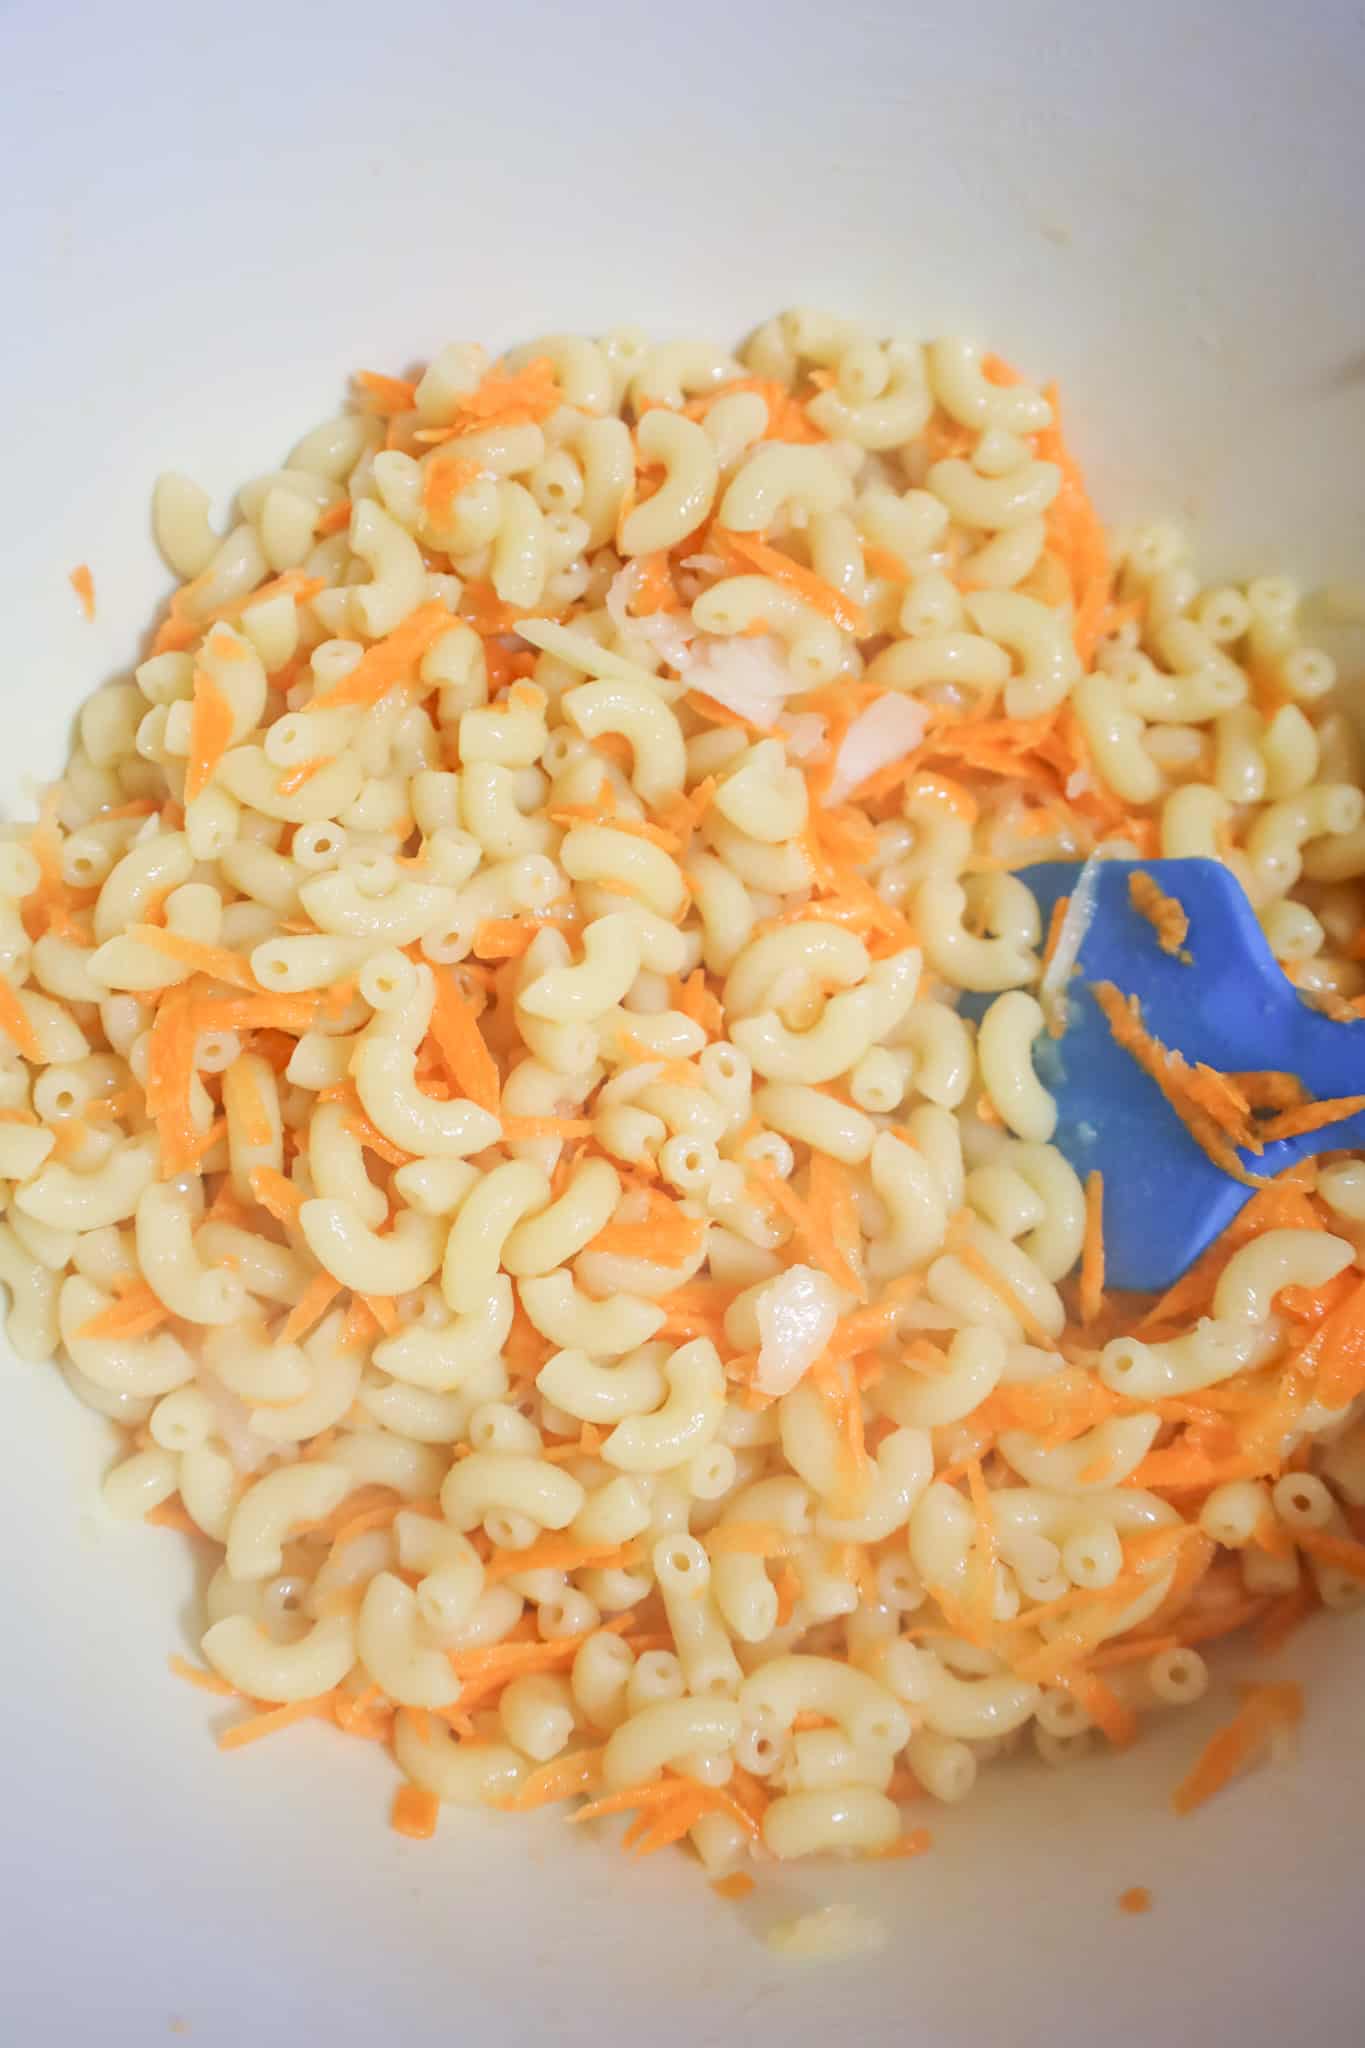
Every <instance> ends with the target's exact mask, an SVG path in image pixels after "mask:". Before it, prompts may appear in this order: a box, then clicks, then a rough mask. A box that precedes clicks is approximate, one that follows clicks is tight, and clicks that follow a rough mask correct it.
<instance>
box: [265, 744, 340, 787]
mask: <svg viewBox="0 0 1365 2048" xmlns="http://www.w3.org/2000/svg"><path fill="white" fill-rule="evenodd" d="M331 764H332V756H331V755H330V754H315V755H314V756H313V758H312V760H311V761H300V762H299V764H298V766H297V768H288V769H286V770H285V772H284V774H283V775H281V776H280V777H279V779H278V780H277V782H276V784H275V789H276V793H277V794H278V795H280V796H297V795H298V793H299V791H300V790H301V789H306V788H307V786H308V784H309V783H310V782H311V781H312V779H313V777H314V776H315V775H317V774H318V773H319V772H320V771H321V770H322V769H323V768H329V767H330V766H331Z"/></svg>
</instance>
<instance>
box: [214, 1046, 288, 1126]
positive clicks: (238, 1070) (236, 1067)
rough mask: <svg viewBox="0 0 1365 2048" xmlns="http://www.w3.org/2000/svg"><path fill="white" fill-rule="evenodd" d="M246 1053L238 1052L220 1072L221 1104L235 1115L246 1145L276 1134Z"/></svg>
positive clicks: (232, 1115) (230, 1113)
mask: <svg viewBox="0 0 1365 2048" xmlns="http://www.w3.org/2000/svg"><path fill="white" fill-rule="evenodd" d="M250 1057H251V1056H250V1054H249V1053H239V1054H238V1056H237V1058H236V1059H235V1060H234V1061H233V1062H232V1065H231V1066H230V1067H229V1068H228V1069H227V1071H226V1073H225V1074H224V1075H223V1108H224V1109H225V1110H226V1111H227V1113H228V1115H229V1116H230V1117H234V1118H236V1120H237V1121H238V1123H239V1124H240V1126H241V1132H242V1136H243V1137H244V1138H245V1139H246V1142H247V1144H248V1145H268V1144H269V1143H270V1141H271V1139H272V1138H273V1136H274V1134H275V1130H274V1125H273V1124H272V1122H271V1119H270V1110H269V1106H268V1105H267V1103H266V1099H265V1097H264V1095H263V1094H262V1093H261V1084H260V1082H259V1081H258V1080H257V1079H256V1075H255V1071H254V1069H253V1068H252V1067H251V1066H250V1065H249V1064H248V1062H249V1060H250Z"/></svg>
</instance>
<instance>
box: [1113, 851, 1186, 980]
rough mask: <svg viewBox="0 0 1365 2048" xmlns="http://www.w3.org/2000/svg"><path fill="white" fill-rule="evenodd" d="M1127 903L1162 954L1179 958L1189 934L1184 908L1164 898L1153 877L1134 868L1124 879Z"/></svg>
mask: <svg viewBox="0 0 1365 2048" xmlns="http://www.w3.org/2000/svg"><path fill="white" fill-rule="evenodd" d="M1128 901H1129V902H1130V903H1131V904H1132V906H1133V908H1134V910H1135V911H1136V912H1137V913H1138V915H1139V917H1145V918H1146V920H1147V922H1148V924H1149V925H1150V926H1151V927H1152V930H1153V931H1154V932H1155V933H1156V937H1157V944H1158V945H1159V946H1160V948H1161V950H1162V952H1163V953H1172V954H1176V955H1179V953H1180V949H1181V947H1182V946H1183V945H1184V943H1185V941H1186V939H1187V938H1188V937H1189V931H1190V920H1189V914H1188V913H1187V911H1186V909H1185V906H1184V904H1183V903H1181V902H1179V901H1178V900H1177V898H1176V897H1174V896H1168V895H1167V894H1166V891H1165V890H1164V889H1163V888H1162V887H1161V884H1160V883H1159V882H1158V881H1157V880H1156V878H1155V876H1153V875H1149V874H1147V872H1146V871H1145V870H1144V869H1142V868H1134V869H1133V871H1132V873H1131V874H1130V875H1129V877H1128ZM1185 957H1186V958H1187V959H1188V955H1186V956H1185Z"/></svg>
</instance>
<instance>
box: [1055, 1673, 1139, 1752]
mask: <svg viewBox="0 0 1365 2048" xmlns="http://www.w3.org/2000/svg"><path fill="white" fill-rule="evenodd" d="M1057 1682H1058V1684H1059V1685H1060V1686H1061V1688H1062V1690H1063V1692H1068V1693H1070V1694H1071V1696H1072V1698H1073V1699H1074V1700H1076V1701H1077V1702H1078V1703H1079V1704H1080V1705H1081V1706H1082V1707H1084V1708H1085V1711H1086V1713H1087V1714H1089V1716H1090V1718H1091V1720H1092V1721H1093V1722H1094V1724H1095V1726H1096V1727H1097V1728H1098V1729H1100V1731H1101V1732H1102V1733H1103V1734H1104V1735H1106V1736H1107V1737H1108V1738H1109V1741H1110V1742H1111V1743H1112V1744H1113V1746H1114V1748H1115V1749H1127V1748H1128V1747H1129V1745H1130V1744H1131V1743H1134V1742H1136V1741H1137V1734H1138V1718H1137V1715H1136V1714H1135V1713H1134V1712H1133V1710H1132V1708H1131V1707H1126V1706H1125V1705H1124V1704H1123V1702H1122V1700H1121V1699H1120V1698H1119V1696H1118V1694H1117V1693H1116V1692H1115V1691H1114V1690H1113V1688H1112V1687H1111V1686H1108V1685H1106V1684H1105V1682H1104V1680H1103V1679H1102V1678H1099V1677H1097V1676H1096V1675H1095V1673H1094V1672H1090V1671H1082V1672H1066V1673H1065V1674H1062V1675H1060V1676H1059V1678H1058V1681H1057Z"/></svg>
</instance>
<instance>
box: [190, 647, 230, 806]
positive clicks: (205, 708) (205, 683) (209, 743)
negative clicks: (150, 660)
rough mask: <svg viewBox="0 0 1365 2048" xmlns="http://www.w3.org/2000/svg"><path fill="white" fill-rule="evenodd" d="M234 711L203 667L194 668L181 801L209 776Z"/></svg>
mask: <svg viewBox="0 0 1365 2048" xmlns="http://www.w3.org/2000/svg"><path fill="white" fill-rule="evenodd" d="M234 723H235V713H234V712H233V709H232V706H231V704H229V702H228V700H227V698H226V697H225V696H224V695H223V693H222V691H221V690H220V689H219V688H218V685H217V684H216V683H215V682H214V680H213V677H212V676H211V675H209V673H208V671H207V670H206V669H202V668H197V669H196V670H195V672H194V700H193V706H192V709H191V713H190V751H189V756H188V758H187V760H186V763H185V801H186V803H193V802H194V800H195V798H196V797H198V796H202V795H203V794H204V791H205V790H206V789H207V788H208V786H209V784H210V782H212V780H213V774H214V770H215V769H216V768H217V766H218V763H219V762H220V761H221V760H222V758H223V756H224V754H225V753H226V752H227V750H228V747H229V745H230V743H231V740H232V728H233V724H234Z"/></svg>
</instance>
